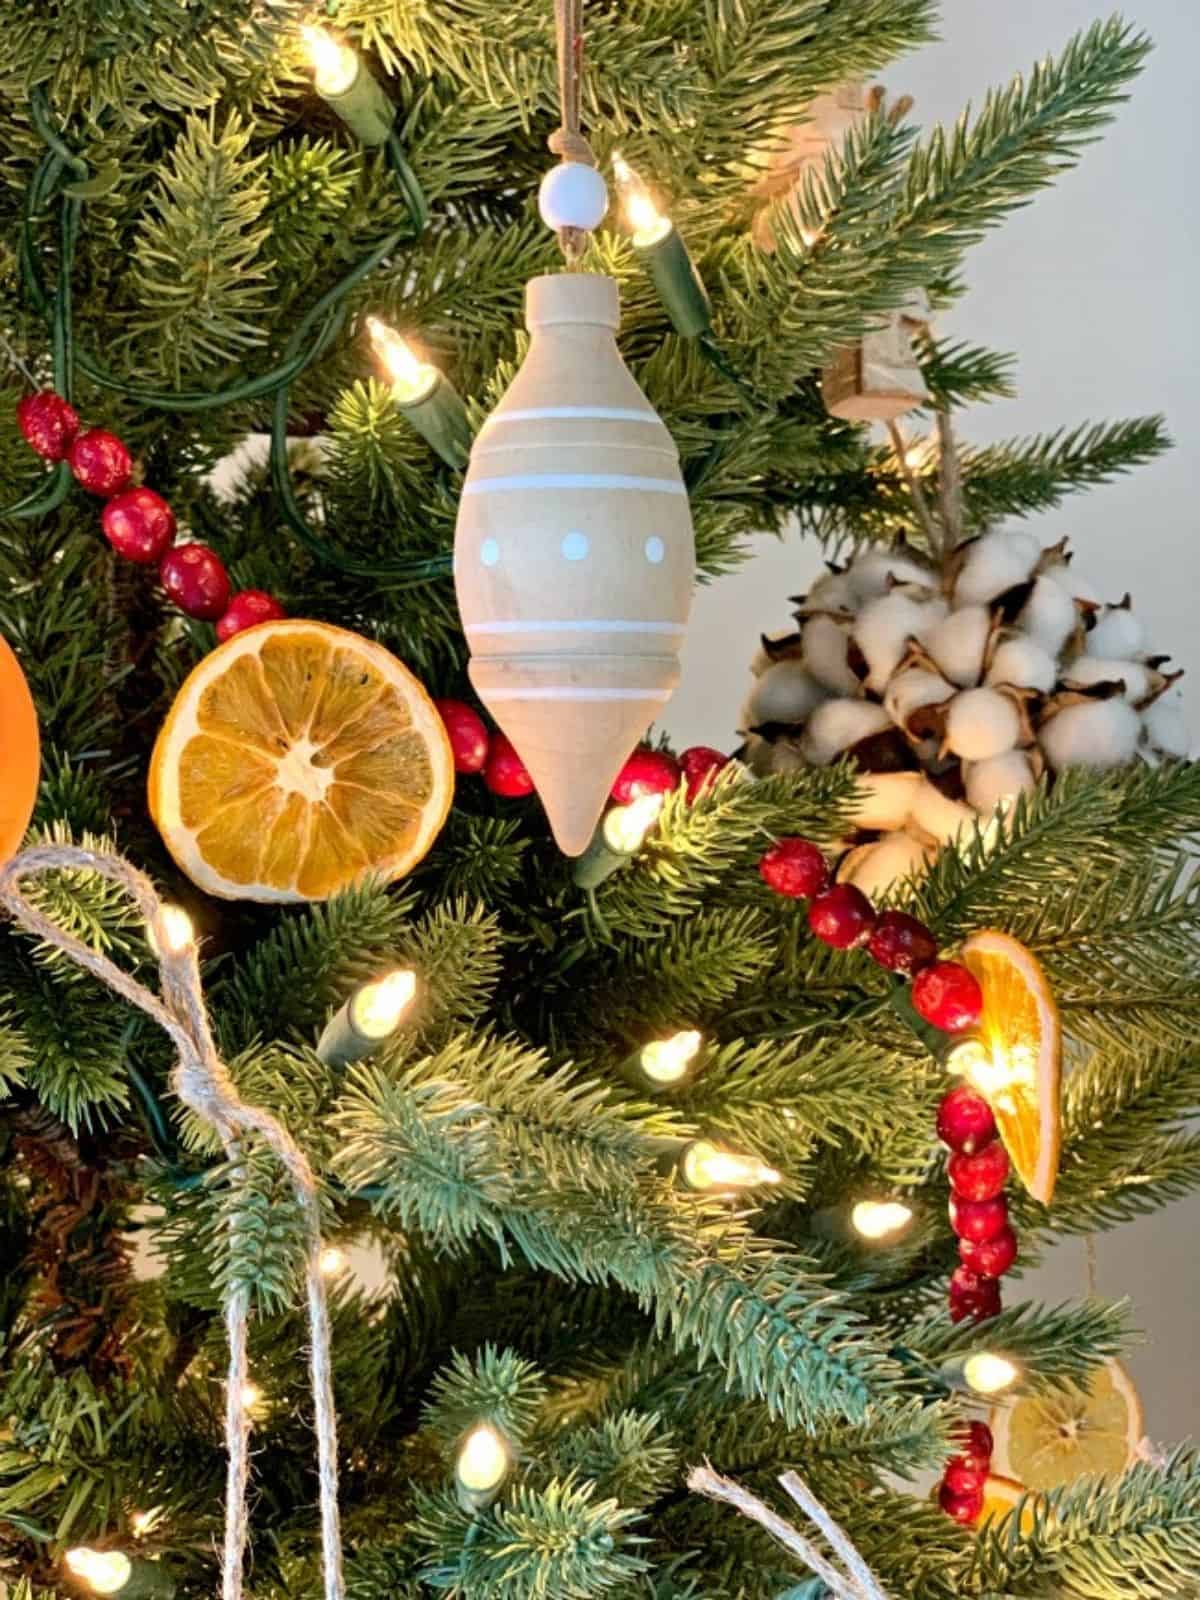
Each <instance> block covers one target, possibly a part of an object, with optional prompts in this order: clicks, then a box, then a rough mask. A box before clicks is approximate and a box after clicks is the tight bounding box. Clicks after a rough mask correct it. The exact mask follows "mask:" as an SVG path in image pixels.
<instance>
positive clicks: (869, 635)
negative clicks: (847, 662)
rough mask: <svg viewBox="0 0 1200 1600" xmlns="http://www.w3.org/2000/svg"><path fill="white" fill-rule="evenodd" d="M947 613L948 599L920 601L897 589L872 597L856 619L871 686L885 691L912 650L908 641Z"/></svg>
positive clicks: (857, 640) (856, 636) (858, 641)
mask: <svg viewBox="0 0 1200 1600" xmlns="http://www.w3.org/2000/svg"><path fill="white" fill-rule="evenodd" d="M944 615H945V601H944V600H929V601H924V602H922V601H919V600H914V599H913V598H912V597H911V596H910V595H906V594H901V593H900V592H899V591H897V590H893V591H892V593H891V594H885V595H881V596H880V597H879V599H878V600H872V601H870V602H869V603H868V604H867V605H866V606H864V607H863V609H862V611H860V612H859V614H858V617H857V619H856V621H855V623H854V629H853V636H854V642H855V644H857V646H858V648H859V649H860V650H861V651H862V653H863V658H864V660H865V661H866V663H867V668H868V672H867V688H868V689H873V690H874V691H875V693H876V694H882V693H883V691H884V689H886V687H887V683H888V679H889V678H890V677H891V675H892V673H893V672H895V670H896V668H897V667H898V666H899V665H900V663H901V661H902V660H903V659H904V656H905V655H906V654H907V651H908V641H909V640H910V639H914V638H916V636H917V634H918V633H919V632H921V631H923V630H926V629H928V628H929V627H930V626H932V625H934V624H935V623H936V622H937V620H938V618H939V616H944Z"/></svg>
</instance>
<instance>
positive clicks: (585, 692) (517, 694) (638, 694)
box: [487, 683, 672, 704]
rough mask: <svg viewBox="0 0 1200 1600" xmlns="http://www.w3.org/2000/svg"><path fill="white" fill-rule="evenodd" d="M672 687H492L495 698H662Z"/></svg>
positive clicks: (491, 696)
mask: <svg viewBox="0 0 1200 1600" xmlns="http://www.w3.org/2000/svg"><path fill="white" fill-rule="evenodd" d="M671 693H672V691H671V690H670V689H576V688H573V687H572V686H571V685H570V684H566V683H564V684H547V685H546V686H545V687H544V688H541V689H491V688H489V689H488V691H487V697H488V703H489V704H490V703H491V702H492V701H493V700H662V701H664V702H665V701H667V700H669V699H670V698H671Z"/></svg>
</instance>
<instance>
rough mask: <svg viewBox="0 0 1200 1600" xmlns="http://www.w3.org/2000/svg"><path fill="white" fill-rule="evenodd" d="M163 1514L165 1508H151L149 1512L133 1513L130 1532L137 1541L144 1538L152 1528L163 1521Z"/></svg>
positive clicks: (131, 1514)
mask: <svg viewBox="0 0 1200 1600" xmlns="http://www.w3.org/2000/svg"><path fill="white" fill-rule="evenodd" d="M162 1513H163V1508H162V1507H161V1506H151V1507H150V1509H149V1510H148V1511H133V1512H131V1513H130V1516H129V1529H130V1532H131V1533H132V1534H133V1535H134V1537H135V1538H137V1539H142V1538H144V1537H145V1535H146V1534H148V1533H149V1532H150V1530H151V1528H153V1527H155V1526H156V1525H157V1524H158V1523H159V1522H160V1521H161V1520H162Z"/></svg>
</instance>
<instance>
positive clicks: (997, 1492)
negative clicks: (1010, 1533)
mask: <svg viewBox="0 0 1200 1600" xmlns="http://www.w3.org/2000/svg"><path fill="white" fill-rule="evenodd" d="M1026 1494H1027V1486H1026V1485H1025V1484H1023V1483H1018V1482H1017V1480H1016V1479H1015V1478H1005V1477H1002V1476H1001V1475H1000V1473H998V1472H989V1473H988V1475H987V1481H986V1482H985V1483H984V1486H983V1510H982V1511H981V1512H980V1513H979V1516H978V1517H977V1518H976V1522H975V1526H976V1527H977V1528H982V1527H983V1525H984V1523H985V1522H988V1521H991V1522H999V1521H1001V1520H1002V1519H1003V1518H1004V1517H1006V1516H1008V1514H1009V1512H1010V1511H1012V1510H1014V1509H1015V1508H1016V1507H1017V1506H1021V1519H1020V1523H1019V1524H1018V1526H1019V1530H1020V1532H1021V1533H1028V1532H1029V1531H1030V1530H1031V1529H1032V1527H1033V1522H1034V1509H1035V1504H1036V1501H1037V1498H1038V1497H1037V1495H1029V1496H1028V1498H1027V1499H1026V1500H1025V1503H1024V1504H1023V1505H1022V1504H1021V1497H1022V1496H1023V1495H1026Z"/></svg>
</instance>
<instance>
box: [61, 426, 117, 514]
mask: <svg viewBox="0 0 1200 1600" xmlns="http://www.w3.org/2000/svg"><path fill="white" fill-rule="evenodd" d="M67 465H68V466H69V467H70V469H71V471H72V472H73V473H74V474H75V479H76V481H77V482H78V483H80V484H81V485H82V486H83V488H85V489H87V490H88V491H89V492H90V493H91V494H100V495H103V496H104V497H105V499H107V498H108V497H109V495H114V494H119V493H120V491H121V490H122V489H123V488H124V487H125V485H126V484H127V483H128V482H129V474H130V473H131V472H132V471H133V457H132V456H131V455H130V454H129V451H128V450H126V448H125V446H124V445H123V444H122V443H121V441H120V439H118V438H117V436H116V434H115V433H109V432H108V430H107V429H106V428H89V429H88V430H87V432H86V433H81V434H79V436H78V437H77V438H76V439H74V440H73V441H72V443H71V447H70V449H69V450H68V451H67Z"/></svg>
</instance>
